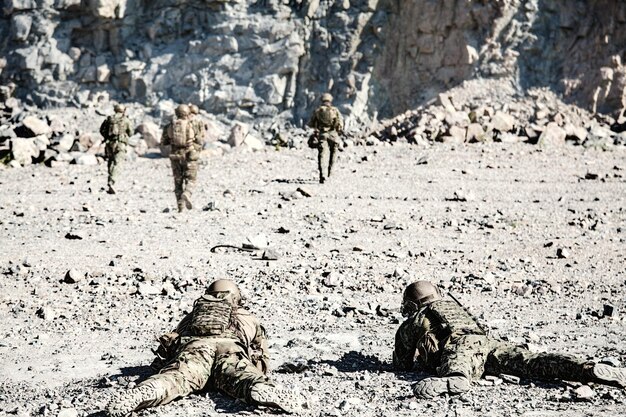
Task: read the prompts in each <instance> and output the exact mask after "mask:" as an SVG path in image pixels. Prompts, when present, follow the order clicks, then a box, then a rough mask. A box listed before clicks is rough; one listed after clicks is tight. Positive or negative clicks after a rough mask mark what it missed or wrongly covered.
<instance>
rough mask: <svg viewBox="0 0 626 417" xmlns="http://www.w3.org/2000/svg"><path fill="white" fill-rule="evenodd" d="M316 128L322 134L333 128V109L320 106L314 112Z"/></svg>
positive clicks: (334, 117)
mask: <svg viewBox="0 0 626 417" xmlns="http://www.w3.org/2000/svg"><path fill="white" fill-rule="evenodd" d="M316 113H317V114H316V121H317V128H318V129H319V130H321V131H322V132H328V131H329V130H332V129H334V128H335V119H336V117H337V116H336V114H335V109H333V108H332V107H330V106H320V107H319V108H318V109H317V110H316Z"/></svg>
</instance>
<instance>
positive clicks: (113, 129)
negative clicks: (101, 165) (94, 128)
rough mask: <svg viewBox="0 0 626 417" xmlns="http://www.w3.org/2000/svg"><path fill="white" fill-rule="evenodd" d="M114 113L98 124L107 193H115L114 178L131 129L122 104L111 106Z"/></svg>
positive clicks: (124, 155) (124, 154) (124, 153)
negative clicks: (106, 173)
mask: <svg viewBox="0 0 626 417" xmlns="http://www.w3.org/2000/svg"><path fill="white" fill-rule="evenodd" d="M113 110H114V111H115V114H114V115H112V116H109V117H107V118H106V119H105V120H104V122H102V125H100V134H101V135H102V136H103V137H104V142H105V148H104V154H105V156H106V158H107V168H108V172H109V178H108V186H109V188H108V190H107V193H109V194H115V188H114V186H115V180H116V179H117V177H118V175H119V172H120V166H121V164H122V161H123V160H124V158H125V157H126V145H128V138H129V137H130V136H131V135H132V133H133V129H132V127H131V124H130V120H129V119H128V117H126V115H125V113H126V107H125V106H124V105H122V104H116V105H115V106H113Z"/></svg>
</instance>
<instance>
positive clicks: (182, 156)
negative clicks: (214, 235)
mask: <svg viewBox="0 0 626 417" xmlns="http://www.w3.org/2000/svg"><path fill="white" fill-rule="evenodd" d="M182 121H183V122H184V130H185V136H186V140H185V144H184V145H176V144H175V143H174V142H173V140H172V139H173V137H174V133H173V129H174V123H175V122H176V121H172V122H171V123H170V124H168V125H167V126H166V127H165V129H163V135H162V136H161V144H162V145H164V146H168V145H169V146H171V147H172V150H171V152H170V162H171V164H172V173H173V174H174V194H175V195H176V202H177V204H178V210H179V211H182V209H183V205H184V204H185V201H184V199H185V200H186V201H187V208H191V202H190V198H191V195H192V194H193V191H194V188H195V185H196V179H197V177H198V160H199V159H200V150H201V149H202V144H201V143H200V138H199V137H198V136H197V134H196V129H195V127H194V124H193V123H192V121H191V120H188V119H182Z"/></svg>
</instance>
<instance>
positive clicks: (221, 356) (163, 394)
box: [139, 338, 268, 407]
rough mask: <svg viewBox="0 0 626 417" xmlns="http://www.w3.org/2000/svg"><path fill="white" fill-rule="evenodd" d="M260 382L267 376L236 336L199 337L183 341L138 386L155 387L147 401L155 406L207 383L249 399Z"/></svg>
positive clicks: (201, 387)
mask: <svg viewBox="0 0 626 417" xmlns="http://www.w3.org/2000/svg"><path fill="white" fill-rule="evenodd" d="M259 382H264V383H267V382H268V378H267V377H266V376H265V374H263V372H262V371H261V370H260V369H258V368H257V367H256V366H255V365H254V364H253V363H252V361H250V359H248V357H247V355H246V352H245V351H244V349H243V348H242V347H241V346H240V345H238V344H237V343H236V341H235V340H232V339H214V338H202V339H194V340H192V341H191V342H188V343H187V344H186V345H184V346H183V347H182V348H181V349H180V351H179V353H178V354H177V355H176V357H175V358H174V359H173V361H171V362H170V363H169V364H168V365H167V366H165V368H163V369H162V370H161V372H160V373H158V374H156V375H153V376H151V377H149V378H148V379H146V380H145V381H143V382H142V383H141V384H139V386H142V385H149V386H151V387H152V388H154V390H153V391H154V392H155V398H154V399H153V400H152V402H150V403H149V404H146V406H147V407H154V406H157V405H161V404H167V403H169V402H170V401H173V400H175V399H176V398H182V397H185V396H187V395H189V394H191V393H192V392H197V391H200V390H202V389H204V388H205V387H206V386H207V384H209V383H210V384H212V385H213V386H214V387H215V388H218V389H220V390H222V391H224V392H225V393H227V394H229V395H231V396H233V397H235V398H238V399H240V400H243V401H246V402H248V403H250V402H251V399H250V390H251V388H252V386H253V385H254V384H256V383H259Z"/></svg>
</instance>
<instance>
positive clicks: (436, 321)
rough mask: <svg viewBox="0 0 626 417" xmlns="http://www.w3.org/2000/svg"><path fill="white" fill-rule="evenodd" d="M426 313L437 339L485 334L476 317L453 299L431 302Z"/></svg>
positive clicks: (442, 340)
mask: <svg viewBox="0 0 626 417" xmlns="http://www.w3.org/2000/svg"><path fill="white" fill-rule="evenodd" d="M424 315H425V316H426V318H427V319H428V320H429V321H430V323H431V324H432V326H433V330H434V332H435V334H436V336H437V340H439V341H441V342H445V341H447V340H448V339H450V338H451V337H458V336H462V335H465V334H483V335H484V334H485V332H484V331H483V330H481V328H480V327H479V326H478V324H477V323H476V322H475V321H474V319H473V318H472V317H471V316H470V315H469V314H467V312H465V310H463V309H462V308H461V307H460V306H459V305H458V304H456V303H455V302H453V301H448V300H442V301H436V302H434V303H432V304H429V305H428V306H427V307H426V308H425V310H424Z"/></svg>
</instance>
